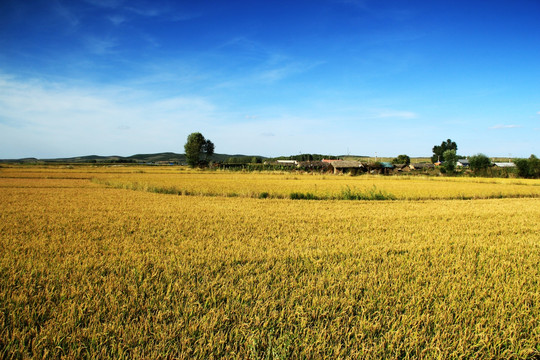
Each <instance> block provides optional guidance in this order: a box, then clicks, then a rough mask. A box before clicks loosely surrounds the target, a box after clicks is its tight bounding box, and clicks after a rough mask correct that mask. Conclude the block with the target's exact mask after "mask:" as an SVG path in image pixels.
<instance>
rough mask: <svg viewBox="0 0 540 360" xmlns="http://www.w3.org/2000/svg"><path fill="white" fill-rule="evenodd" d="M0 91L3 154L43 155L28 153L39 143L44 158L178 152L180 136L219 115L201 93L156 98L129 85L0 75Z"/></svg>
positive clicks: (0, 145) (20, 155)
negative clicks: (96, 85)
mask: <svg viewBox="0 0 540 360" xmlns="http://www.w3.org/2000/svg"><path fill="white" fill-rule="evenodd" d="M0 94H2V95H0V134H1V135H0V153H1V154H2V156H3V157H24V156H39V154H36V153H35V152H34V153H28V152H31V151H32V149H33V148H34V147H35V145H34V144H37V143H39V144H40V149H41V150H40V152H41V155H40V156H45V157H46V156H52V157H54V156H63V155H74V154H78V153H81V152H82V153H84V152H88V153H96V152H101V153H104V154H113V153H124V154H130V153H136V152H139V151H165V150H166V151H180V145H179V137H180V138H182V137H183V136H185V135H184V134H186V135H187V134H188V133H189V132H192V131H197V130H200V131H202V129H206V128H208V125H207V124H208V122H209V121H210V120H211V119H213V118H216V117H217V116H215V107H214V105H213V104H212V103H211V102H209V101H208V100H207V99H205V98H201V97H166V98H160V99H152V96H151V94H146V93H139V92H137V91H135V90H131V89H126V88H120V87H99V88H93V87H80V86H78V87H74V86H67V85H62V84H55V83H48V82H44V81H35V80H34V81H20V80H17V79H15V78H13V77H8V76H5V75H2V74H0ZM44 149H48V150H44ZM85 149H87V150H85ZM34 151H35V150H34Z"/></svg>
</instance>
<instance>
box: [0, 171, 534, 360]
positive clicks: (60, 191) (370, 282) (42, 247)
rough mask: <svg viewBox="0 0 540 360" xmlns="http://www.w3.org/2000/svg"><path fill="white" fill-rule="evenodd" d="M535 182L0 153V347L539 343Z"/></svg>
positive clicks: (153, 351)
mask: <svg viewBox="0 0 540 360" xmlns="http://www.w3.org/2000/svg"><path fill="white" fill-rule="evenodd" d="M539 185H540V182H538V181H534V180H518V179H479V178H423V177H375V176H358V177H350V176H334V175H321V174H318V175H311V174H293V173H228V172H205V171H189V170H185V169H182V168H178V167H171V168H165V167H155V168H151V167H115V168H112V167H111V168H105V167H80V168H77V167H76V168H60V167H48V168H45V167H44V168H38V167H3V168H0V204H1V208H0V220H1V221H0V249H1V251H0V274H1V276H0V357H2V358H8V359H9V358H62V357H64V358H110V357H113V358H130V359H131V358H178V359H192V358H200V359H207V358H238V359H259V358H267V359H291V358H351V359H356V358H363V359H380V358H390V359H392V358H396V359H397V358H399V359H402V358H423V359H435V358H437V359H455V358H479V359H493V358H497V359H511V358H512V359H516V358H519V359H526V358H533V357H535V356H536V357H538V356H540V284H539V279H540V221H538V219H540V199H538V197H539V195H540V186H539ZM347 189H349V190H347ZM347 191H349V194H364V195H365V194H369V193H370V191H371V192H372V193H373V194H382V195H384V196H381V198H378V199H377V198H373V199H369V198H360V197H359V198H358V200H347V197H346V196H344V195H343V194H346V193H347ZM294 193H296V194H304V195H305V194H311V195H312V196H313V197H312V199H315V200H304V201H297V200H295V199H294V198H293V197H291V194H294ZM261 194H267V196H263V195H261ZM305 198H309V197H305ZM349 199H354V197H349ZM362 199H364V200H362ZM366 199H367V200H366Z"/></svg>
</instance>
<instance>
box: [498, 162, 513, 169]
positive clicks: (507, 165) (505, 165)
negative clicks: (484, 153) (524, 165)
mask: <svg viewBox="0 0 540 360" xmlns="http://www.w3.org/2000/svg"><path fill="white" fill-rule="evenodd" d="M493 165H494V166H497V167H500V168H511V167H516V164H514V163H513V162H496V163H493Z"/></svg>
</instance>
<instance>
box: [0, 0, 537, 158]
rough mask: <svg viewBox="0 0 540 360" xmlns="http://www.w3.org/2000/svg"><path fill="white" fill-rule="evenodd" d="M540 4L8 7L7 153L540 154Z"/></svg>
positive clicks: (368, 0)
mask: <svg viewBox="0 0 540 360" xmlns="http://www.w3.org/2000/svg"><path fill="white" fill-rule="evenodd" d="M539 15H540V2H538V1H535V0H518V1H504V0H494V1H489V2H486V1H478V0H473V1H452V2H443V1H429V2H428V1H419V0H413V1H407V2H403V1H397V0H390V1H375V0H313V1H302V0H300V1H272V2H261V1H245V0H244V1H226V2H224V1H201V2H192V1H163V0H158V1H144V0H133V1H127V0H126V1H124V0H84V1H83V0H75V1H66V0H54V1H46V0H30V1H17V0H4V1H2V2H1V4H0V158H3V159H6V158H23V157H37V158H55V157H72V156H82V155H90V154H97V155H120V156H129V155H133V154H137V153H158V152H166V151H171V152H176V153H182V152H183V145H184V143H185V140H186V137H187V135H188V134H190V133H191V132H195V131H199V132H201V133H203V135H204V136H205V137H207V138H209V139H211V140H212V141H213V142H214V144H215V145H216V152H217V153H225V154H256V155H263V156H280V155H293V154H298V153H319V154H334V155H338V154H347V153H350V154H358V155H373V154H375V153H377V154H378V155H379V156H396V155H398V154H407V155H409V156H411V157H416V156H430V155H431V148H432V147H433V145H436V144H440V143H441V141H443V140H445V139H447V138H451V139H452V140H454V141H456V142H457V144H458V147H459V148H458V152H459V153H460V154H463V155H473V154H476V153H479V152H482V153H485V154H487V155H488V156H505V157H506V156H508V155H509V154H511V156H515V157H528V156H529V155H530V154H532V153H535V154H537V155H540V146H539V144H540V142H539V141H538V138H539V137H540V66H538V59H540V41H538V40H539V39H540V22H539V21H538V17H539Z"/></svg>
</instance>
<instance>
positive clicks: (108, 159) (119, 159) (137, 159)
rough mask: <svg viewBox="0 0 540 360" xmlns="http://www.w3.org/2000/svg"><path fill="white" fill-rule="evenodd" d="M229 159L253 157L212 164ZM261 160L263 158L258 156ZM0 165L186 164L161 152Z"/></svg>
mask: <svg viewBox="0 0 540 360" xmlns="http://www.w3.org/2000/svg"><path fill="white" fill-rule="evenodd" d="M230 157H235V158H243V157H249V158H252V157H253V155H239V154H235V155H228V154H214V155H212V161H214V162H225V161H227V159H229V158H230ZM258 157H260V158H263V159H264V157H263V156H258ZM0 162H2V163H24V164H32V163H45V164H61V163H69V164H79V163H80V164H86V163H88V164H94V163H140V164H147V163H153V164H155V163H173V164H180V165H184V164H187V161H186V156H185V154H176V153H173V152H163V153H157V154H135V155H131V156H117V155H112V156H100V155H86V156H77V157H70V158H55V159H37V158H24V159H1V160H0Z"/></svg>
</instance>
